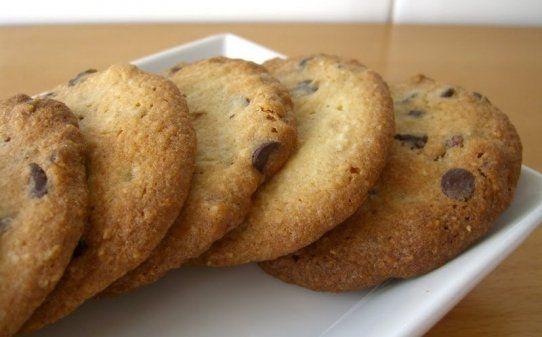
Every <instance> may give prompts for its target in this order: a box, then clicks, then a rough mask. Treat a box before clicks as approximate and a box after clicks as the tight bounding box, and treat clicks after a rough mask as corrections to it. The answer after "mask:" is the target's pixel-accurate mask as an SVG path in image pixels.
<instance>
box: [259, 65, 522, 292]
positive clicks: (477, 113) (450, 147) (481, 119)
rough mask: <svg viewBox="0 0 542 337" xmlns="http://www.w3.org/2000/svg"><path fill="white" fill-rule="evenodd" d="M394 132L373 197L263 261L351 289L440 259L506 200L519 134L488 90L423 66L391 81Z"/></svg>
mask: <svg viewBox="0 0 542 337" xmlns="http://www.w3.org/2000/svg"><path fill="white" fill-rule="evenodd" d="M392 93H393V97H394V101H395V118H396V122H397V125H396V128H397V133H396V134H395V142H394V145H393V150H392V154H391V157H390V159H389V162H388V164H387V166H386V168H385V170H384V173H383V174H382V177H381V178H380V181H379V183H378V184H377V185H376V186H375V187H374V188H373V189H372V190H371V192H370V197H369V200H368V201H367V202H366V203H365V204H364V205H363V206H362V207H361V208H360V209H359V210H358V211H357V212H356V213H355V214H354V215H353V216H352V217H350V218H349V219H348V220H347V221H346V222H344V223H343V224H341V225H340V226H338V227H337V228H336V229H335V230H333V231H331V232H329V233H327V234H326V235H324V236H323V237H322V238H321V239H320V240H318V241H317V242H315V243H313V244H312V245H310V246H308V247H306V248H304V249H301V250H299V251H297V252H295V253H293V254H290V255H288V256H285V257H281V258H279V259H277V260H274V261H269V262H264V263H261V264H260V266H261V267H262V268H263V269H264V270H265V271H266V272H268V273H269V274H271V275H274V276H276V277H278V278H280V279H282V280H284V281H286V282H289V283H295V284H298V285H301V286H303V287H307V288H311V289H314V290H321V291H347V290H354V289H360V288H366V287H371V286H374V285H377V284H379V283H381V282H383V281H385V280H386V279H389V278H409V277H413V276H416V275H420V274H423V273H427V272H429V271H431V270H433V269H435V268H438V267H439V266H441V265H443V264H444V263H446V262H447V261H449V260H450V259H452V258H454V257H455V256H456V255H458V254H459V253H461V252H462V251H463V250H465V249H466V248H467V247H469V246H470V245H472V244H473V243H474V242H476V241H477V240H478V239H480V238H481V237H482V236H483V235H484V234H486V233H487V231H488V230H489V229H490V227H491V225H492V224H493V222H494V221H495V219H496V218H497V217H498V216H499V214H501V213H502V212H503V211H504V210H505V209H506V208H507V207H508V206H509V205H510V202H511V200H512V196H513V194H514V190H515V187H516V184H517V181H518V177H519V173H520V168H521V143H520V140H519V138H518V135H517V133H516V131H515V129H514V127H513V126H512V125H511V124H510V122H509V120H508V118H507V117H506V116H505V115H504V114H503V113H502V112H500V111H499V110H498V109H497V108H496V107H494V106H493V105H492V104H491V103H490V102H489V100H488V99H487V98H486V97H484V96H482V95H480V94H478V93H472V92H468V91H466V90H464V89H461V88H459V87H454V86H450V85H445V84H441V83H438V82H435V81H433V80H431V79H428V78H426V77H424V76H422V75H419V76H416V77H414V78H412V79H410V80H409V81H406V82H404V83H401V84H398V85H395V86H392Z"/></svg>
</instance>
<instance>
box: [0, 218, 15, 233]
mask: <svg viewBox="0 0 542 337" xmlns="http://www.w3.org/2000/svg"><path fill="white" fill-rule="evenodd" d="M12 221H13V219H11V218H10V217H5V218H0V234H2V233H5V232H7V231H8V229H9V225H11V222H12Z"/></svg>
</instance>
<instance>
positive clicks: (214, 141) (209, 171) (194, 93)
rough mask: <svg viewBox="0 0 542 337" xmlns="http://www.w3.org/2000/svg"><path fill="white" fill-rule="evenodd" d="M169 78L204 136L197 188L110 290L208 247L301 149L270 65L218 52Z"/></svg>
mask: <svg viewBox="0 0 542 337" xmlns="http://www.w3.org/2000/svg"><path fill="white" fill-rule="evenodd" d="M169 78H170V80H171V81H173V83H175V84H176V85H177V86H178V87H179V89H180V90H181V92H182V93H183V94H185V95H186V99H187V102H188V107H189V109H190V117H191V118H192V123H193V125H194V129H195V130H196V134H197V137H198V151H197V155H196V170H195V172H196V173H195V175H194V178H193V181H192V189H191V191H190V193H189V195H188V199H187V201H186V204H185V207H184V209H183V211H182V212H181V214H180V215H179V217H178V218H177V220H176V221H175V224H174V225H173V226H172V227H171V229H170V230H169V232H168V234H167V235H166V237H165V238H164V239H163V241H162V242H161V244H160V245H159V246H158V247H157V248H156V249H155V250H154V252H153V253H152V255H151V256H150V257H149V259H148V260H146V261H145V262H144V263H142V264H141V265H140V266H139V267H138V268H136V269H134V270H133V271H131V272H130V273H128V274H127V275H126V276H124V277H123V278H121V279H119V280H118V281H117V282H115V283H114V284H113V285H111V286H110V287H109V288H108V289H107V290H106V291H105V293H106V294H113V293H121V292H125V291H127V290H130V289H133V288H135V287H138V286H141V285H144V284H147V283H150V282H152V281H155V280H156V279H158V278H160V277H161V276H162V275H164V274H165V273H166V272H167V271H168V270H170V269H172V268H177V267H179V266H180V265H181V264H182V263H183V262H184V261H186V260H187V259H189V258H193V257H196V256H199V255H200V254H201V253H203V252H204V251H205V250H207V249H208V248H209V246H210V245H211V244H212V243H213V242H214V241H216V240H218V239H220V238H222V237H223V236H224V234H226V232H228V231H230V230H231V229H233V228H235V227H236V226H237V225H239V224H240V223H241V222H242V220H243V218H244V217H245V215H246V213H247V212H248V209H249V207H250V204H251V196H252V194H253V193H254V192H255V191H256V189H257V188H258V186H259V185H260V184H261V183H262V182H263V181H264V179H265V178H268V177H270V176H271V175H272V174H273V173H274V172H276V171H277V170H278V169H279V168H280V167H281V166H282V164H283V163H284V162H285V161H286V159H287V158H288V156H289V155H290V153H291V152H292V151H293V149H294V148H295V141H296V130H295V118H294V116H293V112H292V102H291V99H290V97H289V94H288V90H287V89H286V88H285V87H284V86H282V85H281V84H280V83H279V82H278V81H277V80H275V79H274V78H273V77H271V75H270V74H269V73H268V72H267V70H265V68H264V67H262V66H259V65H257V64H255V63H252V62H248V61H243V60H234V59H228V58H224V57H216V58H212V59H208V60H204V61H200V62H196V63H194V64H191V65H183V66H181V65H178V66H175V67H173V68H172V69H171V70H170V77H169Z"/></svg>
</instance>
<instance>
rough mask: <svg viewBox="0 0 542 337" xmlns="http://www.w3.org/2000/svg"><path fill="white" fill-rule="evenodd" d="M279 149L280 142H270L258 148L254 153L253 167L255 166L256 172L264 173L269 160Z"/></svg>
mask: <svg viewBox="0 0 542 337" xmlns="http://www.w3.org/2000/svg"><path fill="white" fill-rule="evenodd" d="M279 147H280V143H279V142H268V143H263V144H261V145H260V146H258V147H257V148H256V150H254V152H253V153H252V166H254V168H256V170H258V171H260V172H263V170H264V168H265V165H266V164H267V161H268V160H269V156H270V155H271V153H273V151H275V150H277V149H278V148H279Z"/></svg>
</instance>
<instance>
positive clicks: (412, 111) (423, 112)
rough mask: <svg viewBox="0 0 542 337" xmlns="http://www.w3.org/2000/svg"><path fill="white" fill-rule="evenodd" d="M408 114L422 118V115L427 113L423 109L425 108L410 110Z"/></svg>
mask: <svg viewBox="0 0 542 337" xmlns="http://www.w3.org/2000/svg"><path fill="white" fill-rule="evenodd" d="M408 115H409V116H410V117H414V118H420V117H421V116H423V115H425V111H423V110H410V111H409V112H408Z"/></svg>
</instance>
